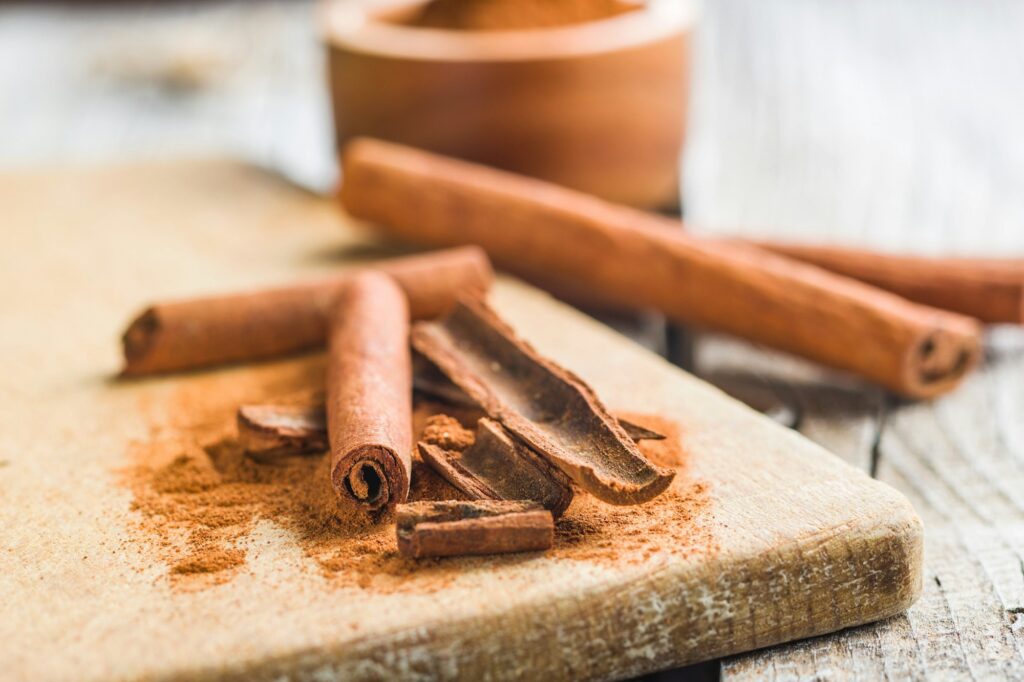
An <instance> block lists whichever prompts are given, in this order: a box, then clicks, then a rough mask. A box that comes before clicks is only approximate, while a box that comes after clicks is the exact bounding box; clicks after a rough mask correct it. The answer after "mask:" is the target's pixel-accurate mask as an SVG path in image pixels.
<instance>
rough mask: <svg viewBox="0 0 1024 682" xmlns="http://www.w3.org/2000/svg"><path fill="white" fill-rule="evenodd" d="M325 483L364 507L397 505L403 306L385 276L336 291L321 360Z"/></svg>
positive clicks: (401, 474)
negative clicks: (324, 402) (327, 460)
mask: <svg viewBox="0 0 1024 682" xmlns="http://www.w3.org/2000/svg"><path fill="white" fill-rule="evenodd" d="M327 434H328V439H329V442H330V452H331V482H332V484H333V485H334V490H335V492H336V493H337V494H338V496H339V497H340V498H342V499H348V500H352V501H354V502H355V503H356V504H358V505H359V506H361V507H362V508H364V509H366V510H367V511H377V510H386V509H390V508H393V507H394V506H395V505H396V504H399V503H401V502H404V501H405V499H406V497H408V495H409V479H410V476H411V475H412V461H411V454H412V453H411V451H412V358H411V356H410V353H409V310H408V304H407V303H406V299H405V295H404V294H403V293H402V290H401V289H400V288H399V287H398V285H397V284H395V282H394V280H392V279H391V278H390V277H388V276H387V275H383V274H381V273H379V272H366V273H363V274H360V275H358V276H356V277H355V278H353V279H352V281H351V282H350V283H349V284H347V285H346V286H345V287H343V288H342V290H341V292H340V293H339V295H338V301H337V304H336V306H335V309H334V312H333V314H332V318H331V323H330V334H329V340H328V364H327Z"/></svg>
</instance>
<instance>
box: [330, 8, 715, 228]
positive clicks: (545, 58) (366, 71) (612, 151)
mask: <svg viewBox="0 0 1024 682" xmlns="http://www.w3.org/2000/svg"><path fill="white" fill-rule="evenodd" d="M423 4H425V3H424V1H423V0H419V1H411V0H387V1H386V2H383V3H382V2H374V3H372V4H369V5H368V4H366V3H363V2H353V1H351V0H325V1H324V2H322V3H321V5H320V6H319V8H318V9H319V25H320V27H321V32H322V39H323V41H324V43H325V45H326V46H327V49H328V57H329V61H328V65H329V71H330V83H331V91H332V99H333V105H334V117H335V132H336V137H337V142H338V145H339V146H343V145H344V143H345V142H346V141H347V140H349V139H351V138H353V137H358V136H371V137H379V138H382V139H387V140H391V141H394V142H399V143H402V144H410V145H413V146H418V147H422V148H425V149H430V150H432V151H436V152H439V153H444V154H450V155H452V156H456V157H460V158H466V159H469V160H473V161H478V162H481V163H486V164H489V165H493V166H496V167H500V168H505V169H508V170H512V171H516V172H520V173H524V174H527V175H533V176H536V177H540V178H543V179H547V180H551V181H554V182H558V183H560V184H563V185H566V186H569V187H573V188H575V189H580V190H582V191H586V192H589V193H592V194H596V195H598V196H601V197H604V198H607V199H610V200H614V201H619V202H622V203H627V204H632V205H636V206H642V207H647V208H671V207H673V206H676V205H678V191H679V172H678V166H679V155H680V152H681V150H682V144H683V138H684V128H685V117H686V99H687V89H688V78H687V76H688V71H689V69H688V62H689V58H688V57H689V55H688V46H689V37H690V32H691V29H692V26H693V24H694V20H695V12H694V5H693V4H692V3H691V2H689V1H688V0H651V1H650V2H647V3H640V4H638V8H637V9H636V10H635V11H632V12H627V13H624V14H619V15H615V16H611V17H608V18H604V19H598V20H595V21H590V22H586V23H579V24H569V25H564V26H556V27H547V28H537V29H515V30H500V31H495V30H488V31H469V30H462V29H438V28H421V27H417V26H413V25H409V24H405V23H402V22H403V20H406V19H408V18H410V17H412V16H413V13H414V12H415V11H416V10H417V8H418V7H420V6H422V5H423Z"/></svg>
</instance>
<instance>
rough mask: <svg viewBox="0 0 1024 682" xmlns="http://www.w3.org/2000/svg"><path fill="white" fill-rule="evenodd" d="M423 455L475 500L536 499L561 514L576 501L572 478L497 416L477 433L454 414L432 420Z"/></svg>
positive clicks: (480, 424)
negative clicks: (523, 442) (513, 431)
mask: <svg viewBox="0 0 1024 682" xmlns="http://www.w3.org/2000/svg"><path fill="white" fill-rule="evenodd" d="M417 449H418V450H419V453H420V457H422V458H423V461H424V462H426V463H427V464H428V465H430V467H431V468H432V469H433V470H434V471H436V472H437V473H439V474H440V475H441V477H442V478H444V479H445V480H446V481H448V482H449V483H451V484H452V485H453V486H455V487H456V488H458V489H459V490H461V491H462V492H463V493H465V494H466V495H468V496H469V497H470V498H471V499H474V500H530V501H533V502H536V503H538V504H539V505H541V506H542V507H544V508H545V509H547V510H548V511H550V512H551V514H552V515H554V516H555V517H558V516H561V515H562V513H563V512H564V511H565V510H566V509H568V507H569V504H570V503H571V502H572V498H573V491H572V483H571V482H570V481H569V477H568V476H566V475H565V474H563V473H562V472H561V471H560V470H559V469H558V468H557V467H555V466H554V465H553V464H551V463H550V462H548V461H547V460H546V459H544V458H543V457H541V456H540V455H538V454H537V453H535V452H533V451H532V450H531V449H530V448H528V447H526V446H525V445H523V444H522V443H520V442H518V441H516V439H515V438H514V437H513V436H512V435H511V434H510V433H509V432H508V431H506V430H505V428H504V427H502V426H501V424H499V423H498V422H496V421H494V420H493V419H487V418H484V419H481V420H479V421H478V422H477V428H476V435H475V436H474V435H473V433H472V432H470V431H467V430H466V429H463V428H462V426H461V425H460V424H459V423H458V422H457V421H456V420H454V419H452V418H451V417H447V416H445V415H435V416H434V417H431V418H430V419H428V420H427V428H426V430H425V431H424V434H423V440H421V441H420V442H419V443H418V444H417Z"/></svg>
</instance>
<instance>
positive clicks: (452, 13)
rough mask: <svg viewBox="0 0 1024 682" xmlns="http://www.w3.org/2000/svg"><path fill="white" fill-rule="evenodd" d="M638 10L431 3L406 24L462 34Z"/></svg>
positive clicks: (597, 1)
mask: <svg viewBox="0 0 1024 682" xmlns="http://www.w3.org/2000/svg"><path fill="white" fill-rule="evenodd" d="M638 7H639V5H637V4H636V3H632V2H624V1H623V0H433V1H432V2H429V3H427V4H426V5H425V6H424V7H423V9H421V10H420V11H419V12H418V13H417V14H415V15H414V16H413V17H412V18H411V19H410V20H408V24H409V25H411V26H418V27H420V28H443V29H454V30H461V31H502V30H505V31H508V30H516V29H531V28H548V27H552V26H565V25H569V24H581V23H585V22H588V21H597V20H599V19H607V18H609V17H614V16H616V15H619V14H625V13H626V12H632V11H634V10H636V9H638Z"/></svg>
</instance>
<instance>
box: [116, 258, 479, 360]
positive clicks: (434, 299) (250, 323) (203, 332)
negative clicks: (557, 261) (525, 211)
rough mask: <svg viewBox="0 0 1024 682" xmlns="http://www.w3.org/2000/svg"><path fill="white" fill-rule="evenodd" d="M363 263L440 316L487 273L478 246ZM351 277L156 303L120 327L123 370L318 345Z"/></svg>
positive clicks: (413, 308) (415, 310)
mask: <svg viewBox="0 0 1024 682" xmlns="http://www.w3.org/2000/svg"><path fill="white" fill-rule="evenodd" d="M369 267H372V268H374V269H378V270H381V271H382V272H385V273H386V274H388V275H390V276H391V277H393V278H394V280H395V281H396V282H397V283H398V285H399V286H400V287H401V288H402V290H403V291H404V292H405V294H406V296H407V297H408V299H409V311H410V314H411V315H412V317H413V318H414V319H422V318H429V317H435V316H437V315H440V314H441V313H443V312H445V311H446V310H448V309H449V308H451V306H452V304H453V303H454V301H455V298H456V296H458V295H459V294H461V293H465V292H467V291H484V290H486V289H487V288H488V287H489V286H490V282H491V278H492V276H493V275H492V272H491V267H490V264H489V263H488V261H487V256H485V255H484V253H483V252H482V251H481V250H480V249H477V248H460V249H450V250H445V251H436V252H433V253H427V254H422V255H416V256H408V257H405V258H395V259H391V260H385V261H378V262H376V263H373V264H372V265H371V266H369ZM360 271H361V270H359V271H356V273H358V272H360ZM354 276H355V274H354V273H346V274H342V275H337V276H334V277H330V278H327V279H322V280H318V281H312V282H304V283H300V284H295V285H292V286H286V287H281V288H277V289H266V290H261V291H252V292H245V293H238V294H228V295H223V296H211V297H207V298H196V299H188V300H182V301H170V302H165V303H157V304H154V305H152V306H150V307H149V308H147V309H146V310H144V311H143V312H142V313H141V314H140V315H139V316H138V317H136V318H135V320H133V321H132V323H131V324H130V325H129V326H128V329H127V330H126V331H125V333H124V337H123V344H124V363H125V364H124V369H123V372H122V373H123V374H124V375H125V376H140V375H146V374H156V373H161V372H175V371H181V370H188V369H195V368H198V367H209V366H212V365H220V364H225V363H232V362H245V361H250V360H261V359H266V358H273V357H277V356H281V355H287V354H289V353H296V352H299V351H303V350H309V349H312V348H317V347H319V346H322V345H323V344H324V341H325V340H326V338H327V317H328V313H329V312H330V310H331V309H332V305H333V303H334V299H335V297H336V295H337V293H338V291H339V290H340V288H341V287H343V286H344V285H345V284H346V283H347V282H349V281H351V280H352V278H353V277H354Z"/></svg>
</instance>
